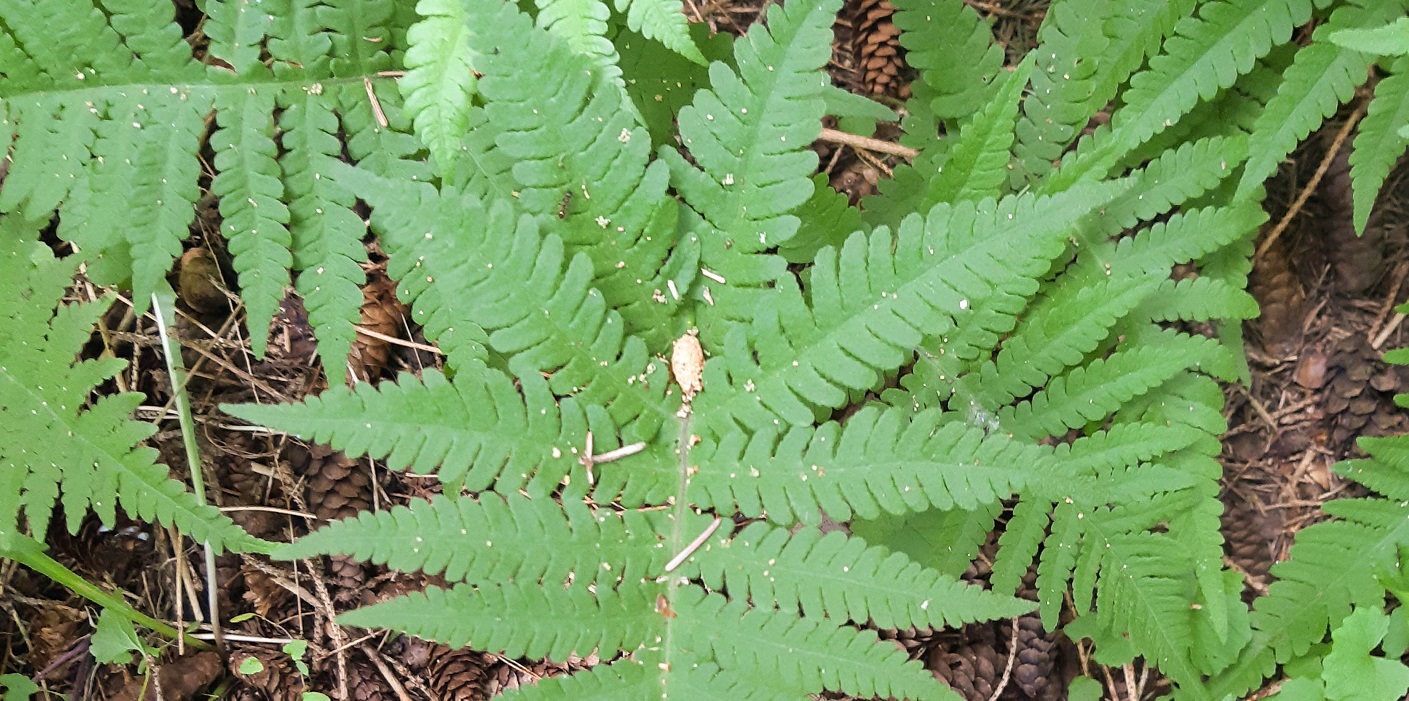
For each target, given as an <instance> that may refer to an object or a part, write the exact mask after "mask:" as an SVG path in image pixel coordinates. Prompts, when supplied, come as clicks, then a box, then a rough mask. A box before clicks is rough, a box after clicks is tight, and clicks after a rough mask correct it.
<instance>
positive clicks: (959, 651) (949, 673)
mask: <svg viewBox="0 0 1409 701" xmlns="http://www.w3.org/2000/svg"><path fill="white" fill-rule="evenodd" d="M926 666H927V667H929V668H930V670H931V671H932V672H934V673H935V676H937V677H939V678H940V679H941V680H943V681H944V683H946V684H948V685H949V686H950V688H952V689H954V691H955V692H956V693H958V694H959V695H960V696H963V697H964V698H965V699H968V701H988V699H989V697H991V696H993V689H994V686H995V685H996V684H997V683H998V678H999V677H1000V676H1002V674H1003V670H1004V669H1005V668H1006V667H1007V658H1006V657H1005V656H1003V655H1000V654H999V653H998V651H997V650H995V649H994V648H993V647H992V646H990V645H982V644H981V645H977V646H972V645H961V646H959V647H958V648H955V649H954V651H953V652H949V651H947V650H945V649H944V648H940V647H937V648H935V649H934V650H932V651H930V656H929V660H928V664H927V665H926Z"/></svg>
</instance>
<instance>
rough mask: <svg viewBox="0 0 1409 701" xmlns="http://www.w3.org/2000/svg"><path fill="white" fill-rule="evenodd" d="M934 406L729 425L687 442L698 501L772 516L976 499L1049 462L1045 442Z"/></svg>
mask: <svg viewBox="0 0 1409 701" xmlns="http://www.w3.org/2000/svg"><path fill="white" fill-rule="evenodd" d="M948 418H949V417H945V416H943V415H942V414H941V413H940V412H938V411H933V410H931V411H925V412H921V413H919V414H916V415H913V416H905V415H904V413H903V412H902V411H899V410H886V411H881V410H878V409H876V408H866V409H862V410H861V411H859V412H857V413H856V414H855V415H853V416H852V417H851V418H849V419H848V420H847V422H846V425H845V427H842V426H840V425H838V424H836V423H832V422H829V423H827V424H824V425H823V426H821V427H820V428H817V429H815V430H814V429H811V428H801V427H799V428H793V429H790V430H787V431H785V432H780V431H776V430H769V429H764V430H760V431H757V432H755V433H752V434H747V433H743V432H740V431H733V432H730V433H728V434H725V435H724V436H722V437H720V438H718V439H715V440H710V441H707V442H702V443H701V444H700V445H699V446H697V447H696V448H695V450H694V451H693V452H692V460H695V461H696V463H695V464H697V465H699V467H700V469H699V472H698V473H696V474H695V475H694V476H693V478H692V479H691V482H690V494H691V498H692V499H693V500H695V503H698V504H702V505H710V506H713V507H715V508H716V509H719V510H721V511H738V512H739V513H742V514H745V515H747V516H762V515H764V514H765V513H766V514H767V517H768V519H769V520H771V521H773V522H774V523H780V524H788V523H792V522H793V521H795V520H796V521H801V522H803V523H807V524H812V525H816V524H817V523H818V522H819V515H820V512H819V509H820V511H825V512H826V513H827V514H829V515H830V516H832V517H833V518H837V519H841V520H847V519H850V518H851V517H852V516H853V514H854V515H856V516H859V517H861V518H877V517H879V516H880V515H881V514H882V512H889V513H903V512H907V511H923V510H925V509H928V508H931V507H937V508H941V509H949V508H956V507H957V508H961V509H973V508H977V507H978V506H979V505H981V504H987V503H994V502H997V501H998V500H1000V499H1003V498H1006V497H1008V496H1009V495H1010V494H1011V493H1012V492H1013V491H1014V490H1015V489H1017V488H1018V487H1019V486H1020V485H1022V484H1023V483H1024V481H1025V479H1024V477H1025V475H1027V474H1030V473H1031V472H1032V471H1034V470H1040V469H1041V468H1042V466H1043V465H1046V464H1047V460H1048V458H1047V454H1046V451H1044V450H1043V449H1041V448H1038V447H1037V446H1033V445H1024V444H1022V443H1018V442H1015V441H1011V440H1008V439H1007V438H1006V437H1004V436H1000V435H986V434H985V433H984V432H983V431H982V430H981V429H977V428H972V427H969V426H966V425H965V424H963V423H961V422H946V419H948Z"/></svg>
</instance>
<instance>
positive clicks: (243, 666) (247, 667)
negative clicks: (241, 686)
mask: <svg viewBox="0 0 1409 701" xmlns="http://www.w3.org/2000/svg"><path fill="white" fill-rule="evenodd" d="M239 670H240V674H259V673H260V672H263V671H264V663H263V662H260V661H259V658H258V657H255V656H254V655H250V656H249V657H246V658H245V659H243V660H241V661H240V667H239Z"/></svg>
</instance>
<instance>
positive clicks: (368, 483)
mask: <svg viewBox="0 0 1409 701" xmlns="http://www.w3.org/2000/svg"><path fill="white" fill-rule="evenodd" d="M287 456H288V461H289V465H290V467H291V468H292V469H293V471H294V473H295V474H300V475H302V476H303V477H304V480H305V484H306V486H305V493H306V495H307V496H306V498H307V499H308V508H309V509H310V510H311V511H312V512H313V514H314V515H315V516H317V517H318V518H320V519H325V520H330V521H331V520H339V519H344V518H351V517H353V516H356V515H357V514H358V513H359V512H361V511H367V510H370V509H371V508H372V478H371V476H370V475H369V473H368V470H367V469H366V467H365V466H364V465H362V464H361V463H359V462H357V461H356V460H352V459H350V458H348V457H347V456H346V455H344V454H342V453H341V452H338V451H335V450H333V449H332V448H329V447H327V446H325V445H314V446H304V445H302V444H298V443H290V444H289V446H288V448H287ZM327 574H328V584H329V586H330V587H331V590H332V592H333V600H334V601H335V602H336V603H339V604H349V603H353V602H356V601H357V600H358V599H359V598H360V597H361V595H362V590H363V589H364V588H365V587H366V586H367V570H366V568H365V567H364V566H363V565H362V563H361V562H358V561H357V560H356V559H354V558H351V557H348V556H345V555H333V556H331V557H329V558H328V569H327Z"/></svg>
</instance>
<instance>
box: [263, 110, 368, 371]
mask: <svg viewBox="0 0 1409 701" xmlns="http://www.w3.org/2000/svg"><path fill="white" fill-rule="evenodd" d="M280 102H281V103H282V104H283V108H284V112H283V114H281V115H280V116H279V127H280V129H281V130H282V132H283V140H282V141H283V147H284V156H283V157H282V158H280V159H279V165H280V167H281V168H282V170H283V180H284V184H285V186H286V187H287V190H288V192H287V197H288V200H289V238H290V241H291V242H292V245H293V261H292V263H293V268H294V270H296V271H297V276H296V277H295V280H294V289H295V290H297V291H298V293H299V295H300V296H302V297H303V302H304V307H305V308H306V309H307V310H308V320H309V323H310V324H311V325H312V326H313V332H314V335H315V337H316V338H317V339H318V355H319V357H321V358H323V368H324V370H325V371H326V372H327V374H328V384H329V385H333V386H337V385H341V384H343V383H344V382H345V381H346V375H347V370H346V365H345V364H344V363H343V362H342V360H343V359H344V358H346V357H347V355H348V353H349V352H350V351H351V350H352V343H353V341H354V340H355V339H356V337H357V330H356V328H355V325H356V324H357V323H359V322H360V321H361V318H362V315H361V308H362V292H361V289H360V287H361V285H362V284H363V283H365V282H366V281H367V276H366V275H365V274H364V273H363V272H362V268H361V266H360V263H363V262H366V260H367V250H366V249H365V248H364V247H363V246H362V241H361V235H362V234H364V233H365V232H366V226H365V225H364V224H363V223H362V218H361V217H359V216H358V215H357V213H356V212H354V211H353V210H352V207H353V205H354V204H356V201H355V198H354V197H353V196H352V193H350V192H348V191H347V190H345V189H343V188H342V187H339V186H338V185H337V184H336V183H334V182H333V181H332V179H331V178H324V177H322V173H321V172H320V171H319V166H320V165H322V164H323V163H324V162H325V159H327V158H333V157H336V156H338V155H340V154H341V151H342V146H341V144H339V143H338V137H337V132H338V116H337V113H336V112H335V111H334V109H333V106H332V105H330V104H328V103H327V102H326V101H324V100H320V99H316V98H313V97H312V96H310V95H308V94H306V93H304V92H303V91H302V90H299V91H297V92H294V93H293V94H288V93H285V94H284V95H283V96H281V99H280ZM364 379H365V378H364Z"/></svg>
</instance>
